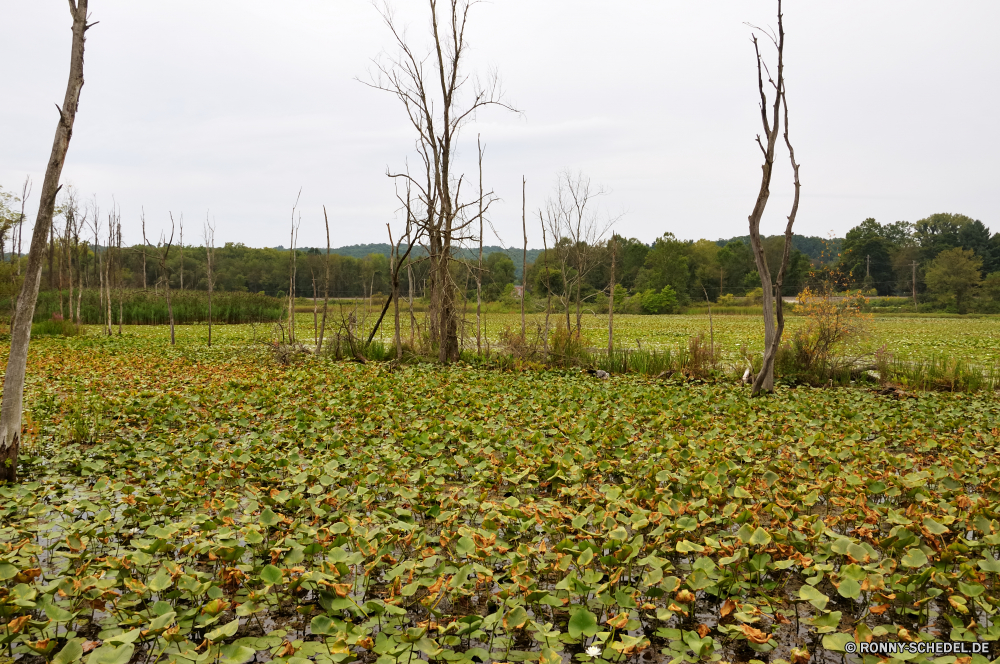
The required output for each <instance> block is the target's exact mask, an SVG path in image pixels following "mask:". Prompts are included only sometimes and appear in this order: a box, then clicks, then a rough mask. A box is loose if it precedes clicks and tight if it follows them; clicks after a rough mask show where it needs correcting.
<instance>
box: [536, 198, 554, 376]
mask: <svg viewBox="0 0 1000 664" xmlns="http://www.w3.org/2000/svg"><path fill="white" fill-rule="evenodd" d="M538 223H539V224H541V226H542V249H544V250H545V341H544V347H545V357H546V359H548V357H549V314H551V313H552V282H551V281H550V280H549V241H548V238H547V237H546V235H545V221H544V220H543V219H542V211H541V210H539V211H538Z"/></svg>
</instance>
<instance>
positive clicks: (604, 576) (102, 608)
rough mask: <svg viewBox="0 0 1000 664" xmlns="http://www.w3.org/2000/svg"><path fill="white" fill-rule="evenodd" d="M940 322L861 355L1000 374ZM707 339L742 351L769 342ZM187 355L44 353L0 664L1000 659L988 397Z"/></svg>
mask: <svg viewBox="0 0 1000 664" xmlns="http://www.w3.org/2000/svg"><path fill="white" fill-rule="evenodd" d="M515 321H517V322H518V324H519V319H518V317H516V316H511V315H505V316H491V317H490V319H489V325H490V328H489V329H490V330H491V334H496V333H498V331H499V330H500V328H502V326H504V325H513V324H514V322H515ZM587 322H588V323H593V325H588V328H587V329H588V334H590V335H592V336H591V338H592V339H595V342H594V343H595V344H596V343H597V342H599V341H600V334H599V332H598V326H597V323H598V322H599V321H598V319H595V318H594V317H588V319H587ZM940 323H941V324H940V325H939V321H937V320H927V319H914V320H913V321H907V320H901V319H891V320H885V321H876V322H875V330H876V332H875V333H873V337H875V336H878V338H877V339H875V338H873V339H872V340H868V341H867V343H882V340H883V339H885V340H886V342H888V339H891V338H899V339H905V340H907V342H908V345H907V350H906V351H905V352H908V353H912V354H927V353H935V352H943V351H941V350H940V349H945V350H947V351H948V352H956V353H967V354H968V353H979V355H978V356H977V357H982V358H983V360H984V361H987V360H989V358H995V357H996V355H995V353H996V351H995V350H994V349H993V348H991V347H989V346H988V342H986V341H985V340H982V339H979V338H977V337H979V336H980V335H982V336H985V335H996V334H997V328H996V326H997V322H996V321H990V320H970V321H962V320H959V321H955V320H943V321H940ZM965 323H970V325H968V326H966V327H963V324H965ZM716 325H717V330H716V335H717V340H718V342H719V343H720V344H724V347H726V348H727V349H735V348H736V347H738V346H739V344H741V343H748V344H753V343H755V339H759V337H757V336H755V331H754V329H753V323H752V321H747V320H744V319H743V318H742V317H739V318H736V317H733V318H722V319H719V320H717V321H716ZM298 327H299V335H300V337H302V336H304V335H305V334H306V333H307V332H308V333H309V334H310V335H311V328H312V320H311V316H303V315H300V316H299V319H298ZM705 328H707V319H705V318H701V317H691V318H688V317H662V318H652V317H634V318H632V317H623V320H622V328H621V329H622V336H623V337H625V338H626V339H628V340H629V341H635V340H638V339H643V340H644V341H643V343H650V344H653V343H657V344H663V345H669V344H678V343H683V342H684V340H685V339H686V338H687V337H688V336H690V335H691V334H693V333H697V332H698V331H700V330H702V329H705ZM973 330H975V331H977V332H973ZM177 332H178V334H177V339H178V343H177V345H176V346H174V347H171V346H169V344H168V340H169V333H168V330H167V328H165V327H140V328H127V329H126V335H125V336H123V337H111V338H106V337H101V336H98V335H97V334H96V331H95V330H93V329H92V330H89V333H88V334H86V335H81V336H75V337H39V338H37V339H35V340H33V341H32V346H31V355H30V358H29V367H28V379H27V388H26V415H25V425H26V437H25V442H24V446H23V449H22V462H23V466H22V468H21V476H22V478H23V481H22V483H21V484H19V485H16V486H0V646H2V648H3V649H4V654H6V655H9V656H13V657H15V658H17V659H20V660H21V661H25V662H39V663H41V662H43V661H46V662H52V663H53V664H72V662H74V661H77V660H81V659H82V660H86V661H87V664H128V663H129V662H133V663H138V662H143V663H144V664H159V663H163V664H166V663H167V662H176V663H178V664H185V663H189V662H198V663H202V662H212V663H213V664H243V663H245V662H250V661H252V660H253V661H268V660H270V661H273V662H287V663H288V664H307V663H308V662H316V663H318V664H328V663H332V662H350V661H360V662H366V663H370V664H397V663H398V664H413V663H414V662H417V661H420V660H424V661H434V662H461V663H468V664H472V663H473V662H521V661H533V662H539V664H557V663H560V662H566V663H568V662H581V663H585V662H594V663H595V664H611V663H615V664H618V663H623V662H648V661H657V662H664V663H666V662H681V661H686V662H692V663H693V662H698V661H727V662H749V661H751V660H757V661H761V662H763V661H770V662H775V663H780V662H782V661H784V662H792V661H796V662H799V663H801V662H803V661H805V660H804V657H805V654H806V653H808V654H809V656H810V657H811V659H810V660H809V661H811V662H830V663H831V664H832V663H833V662H840V661H842V660H841V658H842V654H841V653H842V652H843V651H844V650H845V648H846V646H847V644H848V642H853V641H854V640H855V639H858V640H862V641H863V640H865V639H867V638H868V637H874V638H875V640H876V641H879V640H892V641H897V640H898V641H906V640H910V639H915V640H937V639H946V640H959V641H971V640H992V641H995V640H996V639H997V638H1000V624H997V623H996V622H995V616H996V613H997V611H998V610H1000V599H998V598H1000V561H998V560H997V558H998V556H1000V468H998V464H997V458H998V454H1000V429H998V428H997V426H998V425H997V423H998V422H1000V401H998V400H997V399H996V397H995V395H993V394H980V395H961V394H946V393H937V392H926V393H920V394H919V395H917V396H916V398H903V399H899V400H897V399H894V398H888V397H884V396H880V395H879V394H877V393H876V392H875V391H873V390H870V389H865V388H844V389H813V388H797V389H791V388H787V387H783V386H782V387H779V389H778V391H777V392H776V393H775V394H774V395H773V396H770V397H767V398H763V399H750V398H749V392H748V388H746V387H742V386H738V385H734V384H732V383H714V384H713V383H707V384H706V383H676V382H664V381H656V380H650V379H648V378H645V377H643V376H638V375H626V376H613V377H612V378H611V379H609V380H605V381H602V380H598V379H596V378H593V377H591V376H588V375H587V374H585V373H583V372H580V371H579V370H575V369H570V370H558V371H556V370H552V371H529V372H500V371H493V370H479V369H473V368H469V367H464V366H453V367H447V368H445V367H440V366H436V365H431V364H418V365H408V366H407V365H404V366H401V367H392V366H389V365H384V364H379V363H371V364H368V365H358V364H354V363H347V362H330V361H326V360H322V359H320V358H315V357H308V356H301V357H299V358H297V359H295V360H294V361H293V362H291V363H290V364H288V365H280V364H278V363H277V362H275V361H274V359H273V357H272V355H271V351H270V350H269V348H268V347H267V346H266V345H265V344H264V343H259V341H264V340H266V339H267V338H268V335H269V330H268V328H266V327H263V326H260V327H257V328H251V327H249V326H217V327H216V328H215V329H214V331H213V340H214V344H213V347H212V348H211V349H208V348H206V346H205V335H206V332H207V330H206V328H205V327H204V326H183V327H179V328H178V331H177ZM254 334H256V336H257V342H254V341H253V337H254ZM994 338H995V336H994ZM758 343H759V342H758ZM900 352H903V351H900ZM3 353H4V354H3V355H0V360H5V351H3ZM869 657H871V656H869ZM848 659H849V661H859V662H860V661H861V658H860V657H851V656H849V657H848ZM905 659H906V660H907V661H930V660H931V659H934V658H931V657H924V656H915V657H910V656H909V655H906V657H905ZM876 661H877V658H870V659H865V662H866V663H867V664H874V663H875V662H876ZM934 661H936V662H938V663H939V664H953V661H954V660H948V661H945V660H942V659H935V660H934ZM985 661H986V659H985V658H983V657H981V656H978V655H977V656H975V657H973V659H972V663H973V664H982V663H983V662H985Z"/></svg>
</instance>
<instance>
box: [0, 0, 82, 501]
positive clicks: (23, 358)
mask: <svg viewBox="0 0 1000 664" xmlns="http://www.w3.org/2000/svg"><path fill="white" fill-rule="evenodd" d="M87 3H88V0H69V11H70V15H71V16H72V17H73V47H72V50H71V54H70V66H69V82H68V83H67V85H66V96H65V98H64V100H63V105H62V108H60V109H59V122H58V124H57V125H56V133H55V139H54V140H53V142H52V153H51V154H50V156H49V163H48V166H47V167H46V169H45V180H44V181H43V183H42V195H41V200H40V201H39V205H38V216H37V217H36V218H35V228H34V231H33V232H32V234H31V247H30V248H29V250H28V265H27V266H26V268H25V273H24V284H23V286H22V287H21V295H20V297H19V298H18V300H17V311H16V313H15V315H14V326H13V328H12V329H11V335H10V354H9V355H8V358H7V373H6V374H5V376H4V384H3V405H2V406H0V480H6V481H8V482H15V481H17V452H18V449H19V448H20V445H21V411H22V407H23V403H24V373H25V370H26V368H27V365H28V343H29V342H30V341H31V320H32V318H33V317H34V315H35V304H36V303H37V301H38V286H39V280H40V279H41V275H42V261H43V259H44V256H45V249H46V240H47V239H48V235H49V231H50V229H51V228H52V214H53V212H54V211H55V206H56V195H57V194H58V193H59V188H60V187H59V178H60V176H61V175H62V169H63V164H65V163H66V153H67V152H68V151H69V142H70V139H71V138H72V137H73V124H74V122H76V111H77V108H78V106H79V104H80V91H81V90H82V89H83V51H84V42H85V41H86V33H87V30H88V29H89V28H90V27H91V26H92V25H93V24H88V23H87Z"/></svg>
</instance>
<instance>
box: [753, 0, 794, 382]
mask: <svg viewBox="0 0 1000 664" xmlns="http://www.w3.org/2000/svg"><path fill="white" fill-rule="evenodd" d="M772 41H773V42H774V45H775V47H776V48H777V51H778V68H777V80H776V81H775V80H773V79H771V77H770V75H769V76H768V81H769V83H770V84H771V85H772V86H773V87H774V93H775V95H774V104H773V106H772V117H771V119H770V120H769V119H768V102H767V93H766V92H765V90H764V64H763V60H762V58H761V55H760V48H759V46H758V43H757V37H756V35H755V36H754V38H753V44H754V52H755V53H756V55H757V87H758V91H759V94H760V114H761V122H762V124H763V126H764V135H765V137H766V139H767V144H766V147H765V144H764V143H763V142H762V141H761V139H760V137H759V136H758V137H757V144H758V145H759V146H760V149H761V152H762V153H763V154H764V165H763V167H762V169H763V173H762V176H761V184H760V191H759V193H758V194H757V202H756V204H755V205H754V209H753V212H752V213H751V214H750V218H749V220H750V246H751V247H752V248H753V253H754V261H755V263H756V264H757V272H758V273H759V274H760V281H761V289H762V290H763V300H764V302H763V304H764V307H763V309H764V361H763V365H762V366H761V370H760V373H759V374H758V375H757V377H756V379H755V380H754V383H753V388H752V390H751V394H753V395H755V396H756V395H757V394H760V392H762V391H764V392H772V391H774V357H775V355H776V353H777V349H778V346H779V345H780V343H781V334H782V332H783V330H784V311H783V300H782V293H781V286H782V281H783V279H784V274H785V270H786V268H787V266H788V258H789V255H790V252H791V239H792V224H793V223H794V221H795V214H796V212H797V210H798V201H799V197H798V193H799V182H798V165H797V164H796V163H795V158H794V152H792V151H791V143H790V142H789V141H788V133H787V132H788V130H787V126H786V129H785V141H786V144H787V146H788V148H789V151H790V154H791V158H792V166H793V169H794V171H795V200H794V202H793V207H792V213H791V214H790V215H789V217H788V225H787V226H786V228H785V242H784V251H783V253H782V260H781V266H780V267H779V270H778V281H777V283H772V281H771V272H770V269H769V268H768V265H767V258H766V256H765V255H764V247H763V243H762V242H761V238H760V221H761V218H762V217H763V215H764V208H765V207H766V206H767V200H768V198H769V196H770V185H771V176H772V173H773V171H774V148H775V144H776V143H777V140H778V134H779V132H780V131H781V129H780V126H781V108H782V105H783V104H784V99H785V77H784V67H785V63H784V47H785V31H784V25H783V17H782V13H781V0H778V35H777V37H776V38H773V37H772ZM787 120H788V109H787V105H786V106H785V121H786V125H787ZM776 297H777V300H778V301H777V303H775V298H776ZM776 316H777V321H776V320H775V317H776Z"/></svg>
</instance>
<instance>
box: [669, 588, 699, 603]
mask: <svg viewBox="0 0 1000 664" xmlns="http://www.w3.org/2000/svg"><path fill="white" fill-rule="evenodd" d="M674 597H675V598H676V599H677V601H678V602H680V603H681V604H690V603H691V602H693V601H694V599H695V598H694V593H693V592H691V591H690V590H688V589H687V588H684V589H683V590H680V591H678V592H677V594H676V595H674Z"/></svg>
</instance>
